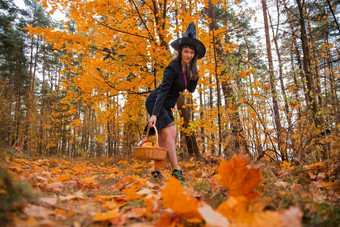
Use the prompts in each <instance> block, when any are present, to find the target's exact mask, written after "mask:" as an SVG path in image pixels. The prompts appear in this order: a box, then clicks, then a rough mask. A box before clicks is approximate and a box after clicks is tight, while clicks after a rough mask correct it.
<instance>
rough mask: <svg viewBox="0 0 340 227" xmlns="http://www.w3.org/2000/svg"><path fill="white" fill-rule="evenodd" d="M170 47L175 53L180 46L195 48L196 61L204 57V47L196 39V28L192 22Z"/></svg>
mask: <svg viewBox="0 0 340 227" xmlns="http://www.w3.org/2000/svg"><path fill="white" fill-rule="evenodd" d="M170 45H171V46H172V48H174V49H175V50H177V51H178V50H179V49H180V46H181V45H191V46H194V47H195V49H196V54H197V57H198V59H200V58H203V57H204V55H205V46H204V44H203V43H202V42H201V41H199V40H198V39H196V26H195V24H194V23H193V22H191V23H190V24H189V26H188V28H187V30H186V31H185V33H184V35H183V37H182V38H179V39H176V40H175V41H173V42H172V43H171V44H170Z"/></svg>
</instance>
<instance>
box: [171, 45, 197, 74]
mask: <svg viewBox="0 0 340 227" xmlns="http://www.w3.org/2000/svg"><path fill="white" fill-rule="evenodd" d="M184 47H188V48H190V49H191V50H193V51H195V56H194V58H193V59H192V60H191V62H190V64H189V66H186V68H187V72H189V77H190V79H191V80H197V79H198V68H197V59H198V57H197V54H196V48H195V47H194V46H192V45H186V44H184V45H181V46H180V48H179V50H178V55H177V57H176V58H175V60H174V61H178V62H179V63H181V60H182V50H183V48H184Z"/></svg>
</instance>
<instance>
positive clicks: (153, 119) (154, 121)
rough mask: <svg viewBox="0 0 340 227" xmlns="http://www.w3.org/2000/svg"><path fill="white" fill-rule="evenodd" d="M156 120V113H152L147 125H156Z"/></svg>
mask: <svg viewBox="0 0 340 227" xmlns="http://www.w3.org/2000/svg"><path fill="white" fill-rule="evenodd" d="M156 121H157V116H156V115H152V116H151V117H150V119H149V127H152V126H153V125H156Z"/></svg>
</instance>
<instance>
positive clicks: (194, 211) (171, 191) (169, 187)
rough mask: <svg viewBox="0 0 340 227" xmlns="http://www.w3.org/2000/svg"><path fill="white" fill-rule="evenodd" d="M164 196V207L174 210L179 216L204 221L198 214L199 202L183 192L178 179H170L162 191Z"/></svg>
mask: <svg viewBox="0 0 340 227" xmlns="http://www.w3.org/2000/svg"><path fill="white" fill-rule="evenodd" d="M162 196H163V204H164V206H166V207H167V208H170V209H172V210H173V211H174V213H175V214H177V215H178V216H181V217H184V218H187V219H192V218H197V219H199V220H202V216H201V215H200V214H199V212H198V202H197V200H196V199H195V198H194V197H192V196H190V195H188V194H186V193H185V192H184V191H183V189H182V186H181V184H180V183H179V181H178V180H177V179H176V178H174V177H171V178H170V180H169V182H168V183H167V184H166V187H165V188H164V189H163V190H162Z"/></svg>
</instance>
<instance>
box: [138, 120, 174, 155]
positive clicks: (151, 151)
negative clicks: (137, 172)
mask: <svg viewBox="0 0 340 227" xmlns="http://www.w3.org/2000/svg"><path fill="white" fill-rule="evenodd" d="M153 127H154V128H155V132H156V146H155V147H134V148H133V151H134V153H135V158H136V159H140V160H161V161H162V160H165V159H166V156H167V154H168V150H167V149H166V148H162V147H159V144H158V132H157V128H156V127H155V126H153ZM149 129H150V128H148V130H147V132H146V140H148V137H149V136H148V134H149Z"/></svg>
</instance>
